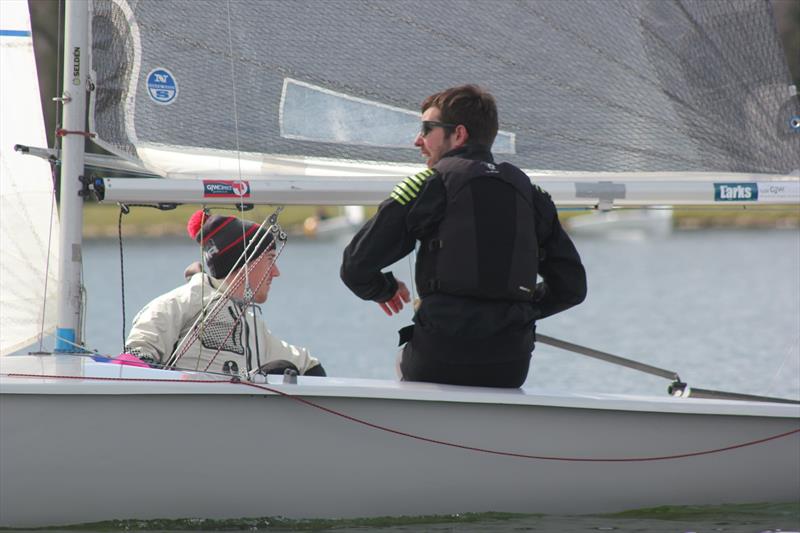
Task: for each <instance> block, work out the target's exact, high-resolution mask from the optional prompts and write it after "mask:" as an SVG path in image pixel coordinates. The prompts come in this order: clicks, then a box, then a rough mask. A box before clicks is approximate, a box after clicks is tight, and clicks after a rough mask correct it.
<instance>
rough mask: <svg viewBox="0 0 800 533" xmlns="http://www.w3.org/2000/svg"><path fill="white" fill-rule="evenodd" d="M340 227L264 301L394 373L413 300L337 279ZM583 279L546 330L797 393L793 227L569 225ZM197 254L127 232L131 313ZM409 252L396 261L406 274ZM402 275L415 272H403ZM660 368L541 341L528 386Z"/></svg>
mask: <svg viewBox="0 0 800 533" xmlns="http://www.w3.org/2000/svg"><path fill="white" fill-rule="evenodd" d="M348 239H349V237H348V236H342V237H340V238H332V239H327V240H317V241H312V240H303V239H292V238H290V240H289V241H288V244H287V245H286V247H285V249H284V251H283V253H282V255H281V257H280V260H279V263H278V264H279V266H280V269H281V276H280V278H279V279H277V280H276V281H275V282H274V283H273V285H272V289H271V291H270V299H269V301H268V302H267V303H266V304H265V305H264V306H263V307H262V309H263V312H264V317H265V321H266V322H267V323H268V325H269V327H270V329H271V330H272V331H273V333H275V334H276V335H278V336H279V337H281V338H283V339H285V340H287V341H289V342H291V343H294V344H299V345H303V346H306V347H308V348H309V349H311V351H312V353H313V354H314V355H316V356H317V357H318V358H319V359H320V360H321V361H322V362H323V363H324V365H325V368H326V369H327V370H328V373H329V374H330V375H336V376H347V377H364V378H386V379H394V378H395V357H396V353H397V335H396V331H397V329H399V328H400V327H402V326H404V325H406V324H409V323H410V320H411V314H412V313H411V310H410V309H408V308H407V309H405V310H404V311H403V312H402V313H401V315H400V316H396V317H391V318H389V317H387V316H385V315H384V314H383V312H382V311H381V310H380V309H379V307H378V306H377V304H375V303H372V302H364V301H362V300H359V299H358V298H356V297H355V296H353V295H352V294H351V293H350V292H349V291H348V290H347V288H346V287H345V286H344V285H343V284H342V282H341V281H340V280H339V274H338V273H339V265H340V262H341V252H342V249H343V248H344V246H345V245H346V244H347V242H348ZM575 243H576V246H577V248H578V250H579V252H580V254H581V257H582V259H583V261H584V264H585V266H586V270H587V274H588V282H589V293H588V297H587V299H586V301H585V302H584V303H583V304H581V305H580V306H578V307H575V308H573V309H571V310H568V311H566V312H564V313H561V314H560V315H556V316H554V317H551V318H548V319H545V320H542V321H540V322H539V325H538V330H539V332H540V333H542V334H546V335H549V336H553V337H557V338H560V339H564V340H568V341H571V342H573V343H577V344H582V345H585V346H589V347H592V348H596V349H598V350H602V351H605V352H610V353H613V354H617V355H621V356H623V357H628V358H632V359H636V360H639V361H642V362H645V363H647V364H650V365H654V366H657V367H661V368H665V369H668V370H673V371H675V372H677V373H678V374H679V375H680V376H681V378H682V379H683V380H684V381H686V382H688V383H689V385H690V386H695V387H701V388H710V389H721V390H728V391H735V392H743V393H749V394H761V395H777V396H784V397H792V398H800V232H798V231H797V230H743V231H734V230H715V231H711V230H709V231H691V232H689V231H686V232H674V233H672V234H671V235H669V236H666V237H661V238H652V239H637V240H612V239H598V238H594V239H581V238H576V239H575ZM198 259H200V251H199V248H198V246H197V245H196V244H194V243H193V242H192V241H191V240H190V239H189V238H188V237H187V238H167V239H126V240H125V241H124V266H125V269H124V271H125V304H126V316H127V325H126V328H129V327H130V321H131V319H132V317H133V315H134V314H135V313H136V312H137V311H138V310H139V309H140V308H141V307H142V306H144V305H145V304H146V303H147V302H148V301H149V300H150V299H152V298H153V297H155V296H157V295H159V294H161V293H163V292H166V291H168V290H170V289H172V288H174V287H175V286H177V285H179V284H181V283H182V281H183V270H184V268H185V267H186V266H187V265H188V264H189V263H191V262H192V261H195V260H198ZM84 263H85V265H84V275H85V279H86V287H87V292H88V313H87V328H86V340H87V344H88V346H89V347H90V348H92V349H96V350H98V351H100V352H102V353H110V354H116V353H119V351H120V350H121V347H122V307H121V295H120V292H121V291H120V259H119V244H118V242H117V241H116V240H89V241H87V242H85V244H84ZM410 269H411V264H410V262H409V260H403V261H401V262H399V263H398V264H396V265H394V266H393V267H392V270H393V271H394V273H395V275H396V276H397V277H398V278H399V279H402V280H405V281H406V282H407V283H408V281H409V279H410V277H411V270H410ZM409 286H410V284H409ZM668 384H669V383H668V381H667V380H664V379H662V378H658V377H653V376H650V375H647V374H642V373H639V372H636V371H633V370H630V369H625V368H621V367H616V366H613V365H610V364H608V363H604V362H600V361H596V360H593V359H589V358H586V357H583V356H579V355H575V354H572V353H570V352H565V351H563V350H559V349H556V348H551V347H549V346H545V345H543V344H540V345H537V347H536V350H535V352H534V359H533V363H532V367H531V372H530V374H529V377H528V381H527V382H526V387H533V388H540V389H549V390H565V391H594V392H622V393H646V394H656V395H662V394H665V393H666V387H667V386H668Z"/></svg>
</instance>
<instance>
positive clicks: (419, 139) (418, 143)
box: [414, 133, 422, 147]
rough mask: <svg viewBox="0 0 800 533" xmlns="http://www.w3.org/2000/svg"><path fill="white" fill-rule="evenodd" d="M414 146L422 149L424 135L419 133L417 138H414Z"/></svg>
mask: <svg viewBox="0 0 800 533" xmlns="http://www.w3.org/2000/svg"><path fill="white" fill-rule="evenodd" d="M414 146H416V147H422V134H421V133H417V136H416V137H414Z"/></svg>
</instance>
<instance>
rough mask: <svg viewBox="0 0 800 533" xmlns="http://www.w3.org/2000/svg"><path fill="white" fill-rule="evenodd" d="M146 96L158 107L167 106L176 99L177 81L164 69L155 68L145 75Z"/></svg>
mask: <svg viewBox="0 0 800 533" xmlns="http://www.w3.org/2000/svg"><path fill="white" fill-rule="evenodd" d="M147 94H149V95H150V99H151V100H152V101H154V102H155V103H157V104H159V105H169V104H171V103H172V102H174V101H175V99H176V98H177V97H178V80H176V79H175V76H173V75H172V72H170V71H169V70H167V69H165V68H155V69H153V70H151V71H150V74H148V75H147Z"/></svg>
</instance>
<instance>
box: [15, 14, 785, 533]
mask: <svg viewBox="0 0 800 533" xmlns="http://www.w3.org/2000/svg"><path fill="white" fill-rule="evenodd" d="M65 5H66V16H67V18H66V41H65V45H64V56H65V59H64V62H65V68H64V76H63V80H64V82H63V86H64V94H62V95H61V101H62V103H63V114H64V117H63V120H62V126H61V130H60V133H61V135H62V139H63V141H62V146H61V150H60V151H58V152H53V156H54V157H57V158H58V163H59V167H60V170H61V195H60V203H59V209H58V214H59V217H58V222H59V224H60V226H59V225H57V224H56V222H55V219H52V222H51V218H50V212H51V209H50V207H51V205H53V196H52V189H51V188H50V187H51V185H50V184H51V183H52V180H51V175H50V170H49V167H48V166H47V165H46V164H41V163H38V164H35V163H34V162H35V161H36V160H35V159H34V158H32V157H29V156H28V157H24V156H22V155H21V154H20V153H11V152H10V150H9V148H8V145H9V142H17V143H20V144H30V145H32V146H33V147H32V148H29V149H28V148H21V150H22V151H29V152H31V153H33V152H36V149H35V147H36V146H37V145H38V146H40V147H42V146H44V142H45V141H44V135H43V129H42V128H39V126H40V124H41V122H40V121H39V120H37V121H33V120H32V117H36V118H37V119H40V117H41V112H40V110H38V109H39V108H38V100H37V101H34V100H36V99H35V98H33V96H34V95H36V94H38V89H37V87H36V78H35V76H33V75H32V73H34V72H35V65H34V63H33V55H32V45H31V36H30V26H29V23H28V18H27V7H26V5H25V3H24V2H3V3H2V6H1V7H2V9H0V14H1V15H2V25H0V44H2V54H3V56H2V62H0V66H2V68H3V69H6V68H8V67H9V66H12V65H13V69H14V77H13V79H12V77H10V76H8V75H6V72H5V70H4V73H3V74H4V75H3V76H0V80H2V84H3V85H2V92H0V95H1V96H2V110H0V113H1V115H2V124H3V130H2V132H3V136H2V144H3V146H2V152H0V154H1V158H2V162H3V166H2V172H3V176H2V180H1V181H0V183H2V187H3V188H2V206H0V214H2V216H3V219H2V232H3V233H2V238H3V241H2V246H3V253H2V258H1V259H0V261H2V265H3V270H2V273H3V276H2V279H0V283H2V293H0V294H2V332H1V333H2V357H1V358H0V526H2V527H32V526H47V525H66V524H74V523H85V522H94V521H100V520H109V519H134V518H135V519H151V518H180V517H202V518H241V517H254V516H271V515H282V516H288V517H304V518H314V517H329V518H334V517H355V516H378V515H428V514H450V513H462V512H482V511H499V512H521V513H594V512H613V511H621V510H625V509H635V508H641V507H649V506H656V505H699V504H721V503H748V502H764V501H771V502H792V501H798V499H800V453H798V450H799V449H800V405H798V404H797V403H796V402H795V403H792V402H791V401H781V400H780V399H772V400H769V399H767V401H763V400H764V399H763V398H761V399H760V398H755V397H748V398H743V399H731V396H725V395H719V394H714V393H713V391H710V392H709V391H702V390H700V389H692V388H691V387H687V386H686V384H684V383H682V382H681V381H680V378H679V377H678V376H677V374H673V373H670V372H668V371H661V370H660V369H653V368H652V367H649V368H647V367H646V365H639V367H640V369H645V370H648V371H651V372H655V373H657V374H658V375H662V377H665V378H667V379H669V380H670V381H672V382H673V386H672V389H673V391H674V395H665V396H664V397H643V396H631V395H610V394H593V393H586V394H561V395H556V394H552V393H542V392H539V391H536V390H526V389H520V390H495V389H483V388H466V387H454V386H444V385H435V384H426V383H407V382H394V381H380V380H378V381H376V380H363V379H343V378H336V377H328V378H314V377H303V376H300V377H297V378H294V379H293V378H291V376H287V377H284V376H267V377H264V376H255V377H253V378H252V379H246V378H243V377H241V376H224V375H215V374H206V373H203V372H196V371H186V370H181V369H179V368H163V369H161V368H140V367H133V366H126V365H117V364H110V363H108V362H106V360H105V359H104V358H102V357H97V356H96V355H95V354H90V353H87V352H86V351H84V347H86V346H91V339H84V338H83V336H82V333H81V321H82V318H81V317H82V309H81V286H82V284H81V269H80V262H81V222H82V215H81V203H82V201H83V197H84V195H85V194H89V193H91V194H95V195H96V196H97V197H98V198H100V199H101V200H102V201H106V202H118V203H121V204H124V205H130V204H136V203H149V204H161V205H169V204H176V203H197V204H201V205H205V206H208V207H213V206H217V205H225V204H227V205H231V204H236V205H239V206H240V207H244V204H258V203H269V204H318V205H334V204H336V205H352V204H376V203H378V202H379V201H381V200H383V199H384V198H385V197H386V196H387V195H388V193H389V192H390V191H391V188H392V187H393V185H394V184H395V183H396V181H398V180H399V179H401V178H402V177H403V176H405V175H407V174H410V173H413V172H417V171H418V170H419V168H420V166H419V163H418V159H417V154H416V153H415V152H414V150H413V149H411V148H410V147H411V141H412V139H413V136H414V133H415V131H416V129H417V127H418V121H419V115H418V113H417V111H416V109H417V105H418V102H419V101H421V100H422V98H423V97H424V96H426V95H427V94H428V93H430V92H432V91H433V90H436V89H439V88H442V87H446V86H451V85H456V84H459V83H463V82H475V83H479V84H482V85H485V86H487V87H488V88H489V89H490V90H491V91H492V92H493V93H494V94H495V95H496V96H497V98H498V103H499V105H500V114H501V130H502V131H501V133H500V135H499V136H498V140H497V142H496V144H495V147H494V151H495V152H496V153H497V155H498V156H499V157H501V158H504V159H508V160H509V161H511V162H514V163H516V164H518V165H519V166H521V167H523V168H526V169H528V170H529V173H530V175H531V177H532V179H533V180H534V181H535V182H536V183H538V184H540V185H541V186H542V187H544V188H545V189H547V190H548V191H550V193H551V194H552V195H553V198H554V199H555V201H556V202H557V203H558V204H560V205H572V206H601V207H604V208H608V207H614V206H648V205H664V204H668V205H701V204H702V205H723V204H724V205H754V206H755V205H765V204H772V205H787V204H788V205H798V204H800V182H799V181H798V174H797V171H798V169H800V134H798V133H797V130H798V129H800V119H798V117H799V116H800V104H799V103H798V98H797V94H796V90H794V89H793V88H792V87H791V86H790V81H789V76H788V72H787V69H786V65H785V61H784V60H783V58H782V56H781V51H780V46H779V44H778V41H777V39H776V35H775V31H774V28H773V22H772V18H771V11H770V8H769V4H767V3H764V2H760V1H755V0H753V1H739V2H728V1H708V0H704V1H690V0H678V1H674V2H663V1H655V2H647V1H641V2H633V1H620V2H616V3H614V4H610V3H605V2H603V3H600V2H597V3H589V2H533V1H532V2H505V1H497V2H495V1H491V0H481V1H475V2H472V3H464V2H461V1H457V0H443V1H438V2H435V3H434V2H428V1H422V0H420V1H414V0H407V1H402V2H388V1H387V2H383V1H368V0H363V1H362V0H347V1H328V0H325V1H321V0H320V1H309V2H307V5H306V6H305V7H304V9H298V8H297V5H296V4H295V3H294V2H288V1H287V2H280V1H279V2H258V1H251V0H239V1H236V2H204V1H198V0H192V1H179V0H173V1H145V0H142V1H137V2H132V1H128V0H93V1H91V2H83V1H77V0H76V1H72V0H67V1H66V4H65ZM489 13H491V16H489V15H488V14H489ZM741 42H744V43H747V46H739V45H737V44H736V43H741ZM87 93H88V96H89V98H90V100H91V101H90V105H89V116H90V123H89V126H88V129H87V127H86V125H85V124H84V121H83V117H84V115H85V105H86V99H85V98H84V95H86V94H87ZM23 106H24V107H25V111H24V112H25V113H26V114H25V115H24V118H19V119H17V118H13V119H11V117H17V116H18V115H15V114H13V113H14V110H15V108H20V109H21V108H22V107H23ZM34 108H36V109H37V111H36V112H33V113H32V114H31V111H30V110H31V109H34ZM33 122H36V124H35V125H36V127H37V129H38V133H36V135H34V136H28V134H27V133H25V132H24V129H23V126H33V125H34V124H32V123H33ZM87 136H90V137H92V140H93V141H95V142H97V143H98V144H100V145H101V146H103V147H104V148H106V149H108V150H109V151H111V152H112V153H114V154H116V156H118V157H119V158H120V159H119V161H120V165H119V166H120V168H124V169H131V168H133V169H135V170H136V171H137V173H138V175H142V174H148V173H149V174H151V175H152V176H154V177H150V178H143V179H132V178H119V177H108V176H103V175H100V176H99V177H98V178H97V179H95V180H87V179H82V176H83V174H84V168H85V166H86V164H87V162H88V161H89V158H87V157H85V156H84V153H83V148H84V141H85V138H86V137H87ZM23 161H24V162H26V164H28V162H29V164H30V165H32V166H31V167H30V168H22V167H21V166H18V164H21V163H22V162H23ZM106 161H107V160H106ZM34 166H35V167H36V168H34ZM542 169H547V170H542ZM164 178H167V179H164ZM35 202H36V203H35ZM9 205H15V206H16V207H17V208H18V212H19V213H20V214H19V215H17V214H15V215H13V216H12V215H7V213H10V212H11V211H9V210H8V209H9ZM23 232H26V234H29V233H31V232H32V233H33V234H34V235H35V238H30V239H26V242H27V243H28V244H30V243H31V241H34V242H35V243H36V249H35V250H34V249H29V248H23V246H21V245H20V242H21V240H20V239H17V238H15V236H16V235H19V234H21V233H23ZM56 234H58V242H59V245H58V247H56V246H55V245H53V246H50V245H48V244H46V243H48V242H49V241H48V236H49V235H56ZM56 248H57V250H56ZM48 253H49V254H50V255H49V261H48ZM11 261H17V262H16V263H13V264H12V263H11ZM34 264H35V265H37V266H36V268H34V267H33V266H30V268H28V265H34ZM56 264H57V265H58V267H56V266H55V265H56ZM20 265H23V266H20ZM42 265H44V266H42ZM48 265H49V267H48ZM12 272H13V273H14V275H20V276H22V275H23V274H24V275H25V276H32V277H35V278H36V280H35V281H34V280H33V278H25V279H24V280H23V279H21V278H17V277H13V276H12V275H11V273H12ZM332 282H336V281H335V280H332ZM22 287H24V288H25V290H23V291H21V290H20V288H22ZM56 288H57V291H56V292H57V297H56V296H55V295H53V294H51V292H52V291H55V289H56ZM45 295H47V296H46V297H45ZM31 300H33V301H31ZM42 302H46V303H44V304H42ZM54 308H55V310H53V309H54ZM52 317H56V318H55V319H54V318H52ZM110 326H111V325H110ZM52 328H55V332H56V333H55V339H56V346H55V349H53V350H51V351H47V353H31V354H26V355H14V354H12V352H14V351H15V350H17V349H18V348H20V347H21V346H24V345H27V344H30V343H31V342H32V341H35V340H36V339H37V338H41V336H42V332H44V331H48V330H50V329H52ZM540 341H543V342H551V343H558V342H559V341H557V340H556V339H547V338H546V337H540ZM562 345H563V343H562ZM571 349H580V347H577V348H576V347H574V346H573V347H571ZM43 351H44V350H43V349H41V342H40V349H39V352H43ZM584 351H588V352H592V351H591V350H586V349H584ZM590 354H591V355H593V356H600V357H605V358H606V359H613V357H609V354H600V353H590ZM109 355H113V354H109ZM616 362H623V361H616ZM628 363H629V362H628ZM702 392H706V394H697V393H702ZM694 396H717V397H716V398H708V397H694Z"/></svg>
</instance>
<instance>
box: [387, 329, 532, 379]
mask: <svg viewBox="0 0 800 533" xmlns="http://www.w3.org/2000/svg"><path fill="white" fill-rule="evenodd" d="M532 350H533V332H532V331H530V333H528V332H519V333H518V334H511V335H506V336H504V337H503V338H501V339H484V340H481V341H475V340H474V339H473V340H461V339H448V338H444V337H439V336H436V335H431V334H429V333H427V332H425V331H424V330H423V329H422V328H420V327H414V330H413V338H411V339H410V340H409V341H408V342H406V344H405V347H404V348H403V352H402V355H401V359H400V373H401V374H402V379H403V381H427V382H430V383H443V384H447V385H467V386H473V387H503V388H517V387H521V386H522V384H523V383H525V379H526V378H527V377H528V369H529V367H530V361H531V351H532Z"/></svg>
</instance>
